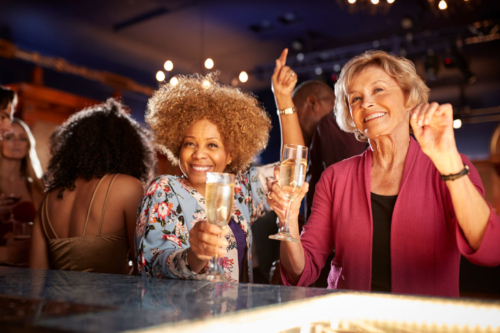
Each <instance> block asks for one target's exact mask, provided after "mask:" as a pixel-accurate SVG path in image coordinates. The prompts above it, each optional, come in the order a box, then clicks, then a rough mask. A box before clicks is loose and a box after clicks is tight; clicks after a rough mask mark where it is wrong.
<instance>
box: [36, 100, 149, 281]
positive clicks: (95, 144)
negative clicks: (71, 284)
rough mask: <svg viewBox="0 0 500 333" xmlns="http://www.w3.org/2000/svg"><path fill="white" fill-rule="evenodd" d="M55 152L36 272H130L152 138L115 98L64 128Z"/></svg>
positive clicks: (56, 136) (39, 225)
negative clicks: (130, 261) (129, 264)
mask: <svg viewBox="0 0 500 333" xmlns="http://www.w3.org/2000/svg"><path fill="white" fill-rule="evenodd" d="M51 154H52V157H51V159H50V161H49V166H48V170H47V173H46V175H45V187H46V188H45V191H46V195H45V198H44V200H43V202H42V205H41V208H40V210H39V214H38V217H37V218H36V219H35V223H34V230H33V236H32V244H31V253H30V267H32V268H41V269H49V268H52V269H61V270H72V271H86V272H101V273H115V274H127V273H129V270H130V267H129V266H128V256H127V254H128V252H129V251H131V255H132V258H134V260H135V254H134V246H133V243H134V231H135V220H136V213H137V207H138V206H139V203H140V201H141V198H142V195H143V191H144V186H145V185H146V184H148V182H149V181H150V180H151V179H152V176H153V171H154V165H155V153H154V149H153V147H152V144H151V143H150V139H149V137H148V133H147V132H146V130H144V129H143V128H142V127H141V126H140V125H139V124H138V123H137V122H135V121H134V120H133V119H132V118H131V117H130V116H129V115H128V114H127V113H126V112H125V110H124V106H123V105H122V104H121V103H120V102H117V101H115V100H114V99H109V100H108V101H107V102H105V103H103V104H100V105H96V106H93V107H91V108H88V109H86V110H83V111H81V112H78V113H76V114H74V115H73V116H72V117H70V118H69V119H68V120H67V121H66V122H65V123H64V124H63V125H61V126H60V127H59V128H58V129H57V130H56V131H55V132H54V133H53V134H52V136H51ZM134 266H135V265H134Z"/></svg>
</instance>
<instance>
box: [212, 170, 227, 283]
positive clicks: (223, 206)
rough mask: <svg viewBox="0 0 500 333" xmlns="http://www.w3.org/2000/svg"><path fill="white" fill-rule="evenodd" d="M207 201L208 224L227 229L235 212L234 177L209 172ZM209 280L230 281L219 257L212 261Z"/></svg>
mask: <svg viewBox="0 0 500 333" xmlns="http://www.w3.org/2000/svg"><path fill="white" fill-rule="evenodd" d="M205 200H206V203H205V206H206V214H207V220H208V222H209V223H212V224H215V225H217V226H219V227H221V228H222V229H224V228H226V227H227V225H228V223H229V220H230V219H231V214H232V212H233V203H234V175H233V174H229V173H219V172H207V184H206V189H205ZM207 280H209V281H214V282H226V281H229V279H228V278H227V277H226V276H225V275H224V271H223V269H222V267H221V266H220V265H219V261H218V257H217V255H215V257H214V258H212V260H211V261H210V271H209V273H208V275H207Z"/></svg>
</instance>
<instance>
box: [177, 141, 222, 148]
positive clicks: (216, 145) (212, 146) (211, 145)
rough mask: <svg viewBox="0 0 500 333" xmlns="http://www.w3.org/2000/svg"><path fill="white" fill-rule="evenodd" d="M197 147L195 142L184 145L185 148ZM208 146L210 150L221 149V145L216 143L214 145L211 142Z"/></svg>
mask: <svg viewBox="0 0 500 333" xmlns="http://www.w3.org/2000/svg"><path fill="white" fill-rule="evenodd" d="M195 146H196V144H195V143H194V142H191V141H188V142H186V143H184V147H186V148H193V147H195ZM207 146H208V147H209V148H212V149H217V148H219V145H218V144H216V143H212V142H211V143H209V144H208V145H207Z"/></svg>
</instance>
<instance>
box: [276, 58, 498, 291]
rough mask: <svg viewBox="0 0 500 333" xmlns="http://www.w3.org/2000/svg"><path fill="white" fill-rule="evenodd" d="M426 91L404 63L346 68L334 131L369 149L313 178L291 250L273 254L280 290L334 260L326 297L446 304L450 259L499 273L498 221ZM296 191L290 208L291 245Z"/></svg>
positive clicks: (453, 280) (455, 287) (455, 264)
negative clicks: (416, 297) (375, 294)
mask: <svg viewBox="0 0 500 333" xmlns="http://www.w3.org/2000/svg"><path fill="white" fill-rule="evenodd" d="M428 92H429V89H428V88H427V87H426V85H425V84H424V82H423V81H422V79H421V78H420V77H419V76H418V75H417V73H416V70H415V67H414V65H413V63H411V62H410V61H409V60H407V59H405V58H398V57H395V56H392V55H389V54H387V53H385V52H382V51H370V52H366V53H364V54H362V55H360V56H357V57H355V58H353V59H352V60H350V61H349V62H348V63H347V64H346V65H345V66H344V68H343V69H342V72H341V75H340V79H339V81H338V82H337V83H336V85H335V94H336V98H337V99H336V107H335V112H336V116H337V122H338V124H339V126H340V128H341V129H343V130H344V131H347V132H351V133H354V134H355V135H356V137H357V138H358V140H362V141H368V143H369V145H370V146H369V148H368V149H367V150H366V151H365V152H364V153H363V154H362V155H359V156H355V157H353V158H351V159H348V160H344V161H342V162H340V163H337V164H334V165H332V166H330V167H329V168H327V169H326V170H325V172H324V173H323V175H322V177H321V180H320V181H319V182H318V184H317V186H316V194H315V196H314V202H313V206H312V214H311V217H310V218H309V220H308V223H307V225H306V226H305V227H304V230H303V232H302V234H301V235H300V240H301V241H300V242H299V243H290V242H282V244H281V274H282V278H283V280H284V282H285V284H286V285H299V286H307V285H309V284H310V283H312V282H314V281H315V279H316V278H317V277H318V275H319V273H320V271H321V268H322V267H323V266H324V265H325V260H326V258H327V256H328V254H329V253H331V251H332V250H333V249H335V258H334V259H333V262H332V263H331V271H330V275H329V278H328V287H329V288H339V289H353V290H363V291H383V292H393V293H406V294H426V295H436V296H454V297H456V296H458V295H459V281H458V280H459V264H460V255H463V256H464V257H465V258H467V259H468V260H469V261H471V262H473V263H475V264H479V265H485V266H496V265H499V264H500V247H499V246H498V244H500V218H499V217H498V216H497V215H496V214H495V212H494V211H493V210H492V208H491V206H490V205H489V204H488V203H487V202H486V201H485V200H484V188H483V185H482V183H481V180H480V178H479V174H478V173H477V171H476V169H475V168H474V166H473V165H472V163H471V162H470V161H469V160H468V159H467V157H465V156H464V155H461V154H460V153H459V152H458V150H457V147H456V143H455V138H454V132H453V126H452V124H453V108H452V106H451V105H449V104H444V105H439V104H437V103H431V104H428V103H427V99H428ZM410 127H411V129H412V130H413V133H414V135H415V138H416V140H415V139H413V138H412V137H411V136H410ZM306 191H307V186H304V188H303V191H302V193H301V195H299V196H298V197H297V198H296V199H295V200H294V201H293V202H292V209H291V211H292V212H291V216H290V231H291V233H292V234H293V235H295V236H296V237H298V236H299V235H298V227H297V215H298V210H299V207H300V201H301V199H302V197H303V195H304V194H305V192H306ZM281 194H282V191H281V189H280V187H279V185H278V184H277V183H275V184H273V185H272V192H271V195H270V196H271V199H269V201H268V202H269V204H270V205H271V207H273V208H274V209H275V211H276V212H277V213H278V216H279V218H280V219H283V207H285V205H286V204H287V203H286V201H285V200H282V199H281V198H280V195H281ZM292 221H293V222H292Z"/></svg>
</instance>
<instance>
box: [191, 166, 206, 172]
mask: <svg viewBox="0 0 500 333" xmlns="http://www.w3.org/2000/svg"><path fill="white" fill-rule="evenodd" d="M193 169H195V170H196V171H207V170H208V169H210V167H204V168H203V167H195V166H193Z"/></svg>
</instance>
